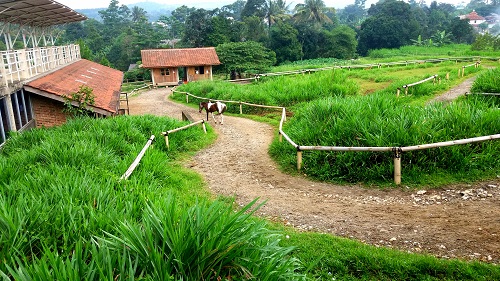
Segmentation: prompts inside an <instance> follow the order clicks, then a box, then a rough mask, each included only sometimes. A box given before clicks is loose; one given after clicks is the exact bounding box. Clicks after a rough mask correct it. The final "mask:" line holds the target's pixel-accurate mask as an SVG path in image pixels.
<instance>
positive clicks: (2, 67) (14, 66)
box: [0, 44, 80, 86]
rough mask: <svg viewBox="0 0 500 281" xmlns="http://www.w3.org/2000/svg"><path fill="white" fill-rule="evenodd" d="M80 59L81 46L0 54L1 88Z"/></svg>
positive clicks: (32, 49) (42, 48) (43, 48)
mask: <svg viewBox="0 0 500 281" xmlns="http://www.w3.org/2000/svg"><path fill="white" fill-rule="evenodd" d="M79 59H80V46H78V45H73V44H71V45H67V46H53V47H41V48H30V49H21V50H7V51H2V52H0V86H8V85H9V83H11V84H12V83H15V82H20V81H22V80H25V79H29V78H32V77H34V76H36V75H39V74H42V73H45V72H47V71H50V70H52V69H55V68H57V67H59V66H62V65H65V64H68V63H70V62H73V61H77V60H79Z"/></svg>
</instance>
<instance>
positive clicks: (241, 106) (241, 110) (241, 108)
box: [240, 101, 243, 114]
mask: <svg viewBox="0 0 500 281" xmlns="http://www.w3.org/2000/svg"><path fill="white" fill-rule="evenodd" d="M240 114H243V104H242V103H241V101H240Z"/></svg>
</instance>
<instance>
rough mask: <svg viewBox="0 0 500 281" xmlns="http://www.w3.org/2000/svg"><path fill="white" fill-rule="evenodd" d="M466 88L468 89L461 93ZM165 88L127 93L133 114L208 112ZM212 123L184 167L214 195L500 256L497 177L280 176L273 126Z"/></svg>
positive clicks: (493, 259) (398, 242)
mask: <svg viewBox="0 0 500 281" xmlns="http://www.w3.org/2000/svg"><path fill="white" fill-rule="evenodd" d="M462 92H463V93H465V92H466V91H462ZM170 94H171V92H170V90H168V89H164V88H163V89H153V90H150V91H147V92H143V93H141V94H139V95H136V96H133V97H131V98H130V113H131V114H132V115H139V114H154V115H160V116H170V117H174V118H177V119H180V118H181V111H186V112H189V114H190V115H191V116H193V117H194V118H195V119H202V118H203V117H204V116H205V113H198V111H197V110H195V109H192V108H190V107H186V106H184V105H181V104H177V103H174V102H172V101H171V100H170V99H169V98H168V96H169V95H170ZM210 125H211V126H212V127H214V128H215V130H216V132H217V133H218V139H217V141H216V142H215V143H214V144H213V145H212V146H210V147H208V148H207V149H205V150H202V151H200V152H199V153H198V154H197V155H196V156H195V157H194V158H193V159H192V160H191V161H190V162H189V163H186V166H188V167H191V168H192V169H194V170H196V171H198V172H199V173H200V174H201V175H203V177H204V178H205V180H206V182H207V184H208V187H209V188H210V190H211V191H212V192H213V193H214V194H215V195H224V196H234V197H235V198H236V200H237V202H238V203H239V204H241V205H243V204H246V203H248V202H250V201H252V200H253V199H255V198H257V197H260V198H261V199H262V200H267V203H266V204H265V205H264V206H263V207H262V208H261V209H260V212H259V215H260V216H262V217H266V218H269V219H272V220H274V221H279V222H282V223H283V224H285V225H290V226H293V227H294V228H296V229H299V230H303V231H317V232H322V233H331V234H333V235H338V236H343V237H347V238H351V239H356V240H359V241H362V242H364V243H367V244H371V245H375V246H384V247H391V248H397V249H400V250H402V251H408V252H418V253H429V254H432V255H434V256H438V257H442V258H461V259H466V260H481V261H486V262H490V263H499V262H500V175H499V176H498V177H497V179H494V180H492V181H489V182H482V183H476V184H471V185H468V184H460V185H452V186H443V187H441V188H438V189H432V190H428V189H426V188H425V187H422V189H420V190H418V191H417V190H414V189H412V190H410V189H407V188H405V187H404V182H403V187H402V188H401V189H395V190H378V189H367V188H363V187H361V186H356V185H353V186H343V185H342V186H341V185H333V184H328V183H322V182H316V181H313V180H310V179H308V178H307V176H290V175H287V174H283V173H282V172H280V170H279V169H278V167H277V165H276V164H275V163H274V162H273V161H272V160H271V159H270V157H269V155H268V147H269V144H270V143H271V141H272V139H273V137H275V135H276V128H273V127H271V126H270V125H267V124H263V123H259V122H255V121H251V120H248V119H244V118H238V117H232V116H225V117H224V125H220V124H217V125H216V124H214V122H213V120H212V119H210Z"/></svg>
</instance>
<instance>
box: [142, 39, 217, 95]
mask: <svg viewBox="0 0 500 281" xmlns="http://www.w3.org/2000/svg"><path fill="white" fill-rule="evenodd" d="M141 57H142V67H143V68H148V69H151V79H152V80H153V85H155V86H171V85H178V84H179V81H183V82H189V81H198V80H205V79H212V66H214V65H219V64H220V61H219V57H218V56H217V53H216V52H215V48H213V47H209V48H190V49H154V50H141Z"/></svg>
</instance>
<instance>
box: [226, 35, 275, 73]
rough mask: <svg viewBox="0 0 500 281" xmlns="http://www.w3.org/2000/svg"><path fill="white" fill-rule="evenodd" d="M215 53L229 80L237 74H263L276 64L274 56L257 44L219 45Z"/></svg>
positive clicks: (271, 52) (235, 43) (249, 42)
mask: <svg viewBox="0 0 500 281" xmlns="http://www.w3.org/2000/svg"><path fill="white" fill-rule="evenodd" d="M216 51H217V55H218V56H219V59H220V61H221V63H222V67H223V69H224V70H225V71H226V73H231V78H235V77H236V74H237V73H240V74H241V73H244V72H251V73H261V72H265V71H267V70H269V68H270V67H271V66H272V65H274V64H275V63H276V54H275V53H274V52H273V51H272V50H269V49H267V48H266V47H264V45H262V44H260V43H257V42H252V41H247V42H233V43H226V44H221V45H219V46H217V47H216Z"/></svg>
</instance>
